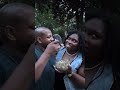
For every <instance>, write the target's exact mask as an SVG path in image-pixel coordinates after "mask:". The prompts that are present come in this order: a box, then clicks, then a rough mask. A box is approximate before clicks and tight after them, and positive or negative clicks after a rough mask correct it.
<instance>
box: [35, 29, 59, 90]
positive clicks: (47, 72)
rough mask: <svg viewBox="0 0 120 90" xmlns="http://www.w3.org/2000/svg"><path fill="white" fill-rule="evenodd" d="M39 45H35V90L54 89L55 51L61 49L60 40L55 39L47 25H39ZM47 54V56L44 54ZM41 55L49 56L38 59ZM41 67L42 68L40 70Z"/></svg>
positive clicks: (37, 36)
mask: <svg viewBox="0 0 120 90" xmlns="http://www.w3.org/2000/svg"><path fill="white" fill-rule="evenodd" d="M35 31H36V35H35V36H36V40H37V45H36V46H35V55H36V60H37V61H36V63H35V80H36V83H35V87H34V88H33V90H53V85H54V79H55V70H54V68H53V65H54V64H55V53H56V52H57V51H58V50H59V48H60V45H59V41H57V40H55V41H54V38H53V36H52V32H51V31H50V30H49V29H48V28H45V27H39V28H37V29H36V30H35ZM43 54H45V56H43ZM39 57H44V58H47V59H46V60H38V58H39ZM39 69H40V70H39Z"/></svg>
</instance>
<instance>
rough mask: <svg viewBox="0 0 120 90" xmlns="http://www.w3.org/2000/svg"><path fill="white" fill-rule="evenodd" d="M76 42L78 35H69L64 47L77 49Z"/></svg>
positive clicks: (77, 41)
mask: <svg viewBox="0 0 120 90" xmlns="http://www.w3.org/2000/svg"><path fill="white" fill-rule="evenodd" d="M78 44H79V37H78V35H77V34H72V35H70V36H69V37H68V38H67V39H66V41H65V47H66V48H67V49H68V50H70V51H72V50H74V51H77V50H78V46H79V45H78Z"/></svg>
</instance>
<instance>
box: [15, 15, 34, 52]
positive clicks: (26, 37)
mask: <svg viewBox="0 0 120 90" xmlns="http://www.w3.org/2000/svg"><path fill="white" fill-rule="evenodd" d="M15 29H17V30H16V31H17V32H16V44H17V46H18V47H20V48H22V49H24V50H26V49H28V47H29V46H30V45H31V44H32V43H33V42H34V39H35V21H34V14H33V13H32V14H31V15H29V16H28V18H27V19H26V20H25V21H23V23H21V24H19V25H17V27H15Z"/></svg>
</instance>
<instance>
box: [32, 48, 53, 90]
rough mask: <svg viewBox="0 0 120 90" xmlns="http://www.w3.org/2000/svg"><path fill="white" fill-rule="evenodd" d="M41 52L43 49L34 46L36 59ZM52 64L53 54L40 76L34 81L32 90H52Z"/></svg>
mask: <svg viewBox="0 0 120 90" xmlns="http://www.w3.org/2000/svg"><path fill="white" fill-rule="evenodd" d="M42 53H43V51H42V50H41V49H40V48H38V47H36V48H35V55H36V60H37V59H38V58H39V57H40V56H41V55H42ZM54 64H55V56H51V58H50V59H49V61H48V63H47V64H46V66H45V68H44V71H43V73H42V75H41V78H40V79H39V80H38V81H37V82H36V83H35V86H34V87H33V90H53V86H54V82H55V70H54V67H53V65H54Z"/></svg>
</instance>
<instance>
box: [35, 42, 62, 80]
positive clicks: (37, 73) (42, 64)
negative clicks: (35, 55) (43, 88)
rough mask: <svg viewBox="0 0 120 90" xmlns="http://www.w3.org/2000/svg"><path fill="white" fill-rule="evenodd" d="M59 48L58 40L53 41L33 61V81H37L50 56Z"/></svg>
mask: <svg viewBox="0 0 120 90" xmlns="http://www.w3.org/2000/svg"><path fill="white" fill-rule="evenodd" d="M59 48H60V45H59V43H58V41H53V42H51V43H50V44H49V45H48V46H47V48H46V49H45V51H44V53H43V54H42V55H41V57H40V58H39V59H38V61H37V62H36V63H35V81H37V80H38V79H39V78H40V77H41V74H42V72H43V70H44V68H45V66H46V64H47V62H48V60H49V58H50V56H51V55H53V54H55V53H56V52H57V51H58V49H59Z"/></svg>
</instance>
